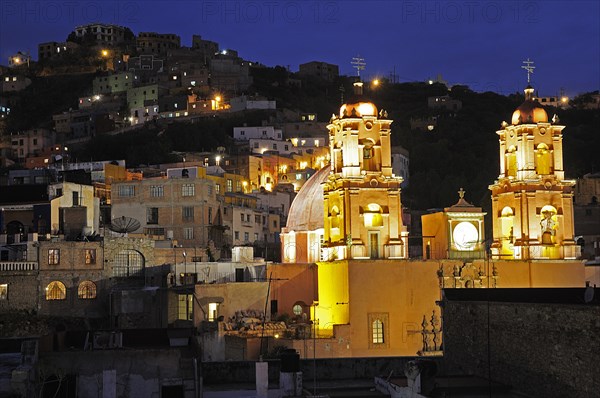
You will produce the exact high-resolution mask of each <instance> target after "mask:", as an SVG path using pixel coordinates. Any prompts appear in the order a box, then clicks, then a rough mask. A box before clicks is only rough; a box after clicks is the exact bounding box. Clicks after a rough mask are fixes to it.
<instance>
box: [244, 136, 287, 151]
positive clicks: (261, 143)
mask: <svg viewBox="0 0 600 398" xmlns="http://www.w3.org/2000/svg"><path fill="white" fill-rule="evenodd" d="M248 145H249V146H250V151H251V152H252V153H260V154H263V153H265V152H267V151H276V152H278V153H279V154H280V155H289V154H291V153H295V152H296V149H295V148H294V145H292V143H291V142H290V141H281V140H274V139H268V138H267V139H262V138H252V139H250V140H249V141H248Z"/></svg>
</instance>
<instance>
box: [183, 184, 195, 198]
mask: <svg viewBox="0 0 600 398" xmlns="http://www.w3.org/2000/svg"><path fill="white" fill-rule="evenodd" d="M194 195H195V185H194V184H183V185H182V186H181V196H194Z"/></svg>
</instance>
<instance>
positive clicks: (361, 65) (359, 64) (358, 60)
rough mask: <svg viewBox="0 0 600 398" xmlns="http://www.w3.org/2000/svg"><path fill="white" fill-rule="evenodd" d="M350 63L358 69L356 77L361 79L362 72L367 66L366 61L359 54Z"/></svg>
mask: <svg viewBox="0 0 600 398" xmlns="http://www.w3.org/2000/svg"><path fill="white" fill-rule="evenodd" d="M350 63H351V64H352V67H353V68H354V69H356V76H358V77H360V71H361V70H365V66H367V63H366V62H365V59H364V58H362V57H361V56H360V54H357V55H356V57H352V62H350Z"/></svg>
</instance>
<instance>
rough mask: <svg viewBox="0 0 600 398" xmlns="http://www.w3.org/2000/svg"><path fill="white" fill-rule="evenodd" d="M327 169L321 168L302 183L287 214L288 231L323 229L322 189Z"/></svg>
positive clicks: (327, 172)
mask: <svg viewBox="0 0 600 398" xmlns="http://www.w3.org/2000/svg"><path fill="white" fill-rule="evenodd" d="M329 172H330V169H329V167H328V166H327V167H323V168H322V169H321V170H319V171H318V172H316V173H315V174H314V175H313V176H312V177H311V178H309V180H308V181H306V182H305V183H304V185H303V186H302V188H300V191H299V192H298V195H296V197H295V198H294V201H293V202H292V205H291V206H290V211H289V213H288V219H287V225H286V229H287V230H288V231H294V232H299V231H314V230H317V229H319V228H323V225H324V221H323V214H324V210H323V202H324V198H323V187H322V186H321V184H322V183H324V182H325V181H327V178H328V177H329Z"/></svg>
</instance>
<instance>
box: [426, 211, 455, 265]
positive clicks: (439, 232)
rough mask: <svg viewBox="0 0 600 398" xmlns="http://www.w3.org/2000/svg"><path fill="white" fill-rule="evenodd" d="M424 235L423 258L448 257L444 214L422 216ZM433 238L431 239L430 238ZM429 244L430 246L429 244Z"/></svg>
mask: <svg viewBox="0 0 600 398" xmlns="http://www.w3.org/2000/svg"><path fill="white" fill-rule="evenodd" d="M421 220H422V221H421V225H422V231H423V232H422V234H423V258H424V259H427V258H428V256H427V251H428V249H427V246H429V252H430V255H429V258H431V259H440V258H447V257H448V236H447V235H446V231H447V226H446V225H445V224H446V223H447V221H446V217H445V215H444V213H442V212H438V213H433V214H424V215H422V216H421ZM430 237H431V238H430ZM428 243H429V244H428Z"/></svg>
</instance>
